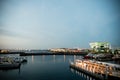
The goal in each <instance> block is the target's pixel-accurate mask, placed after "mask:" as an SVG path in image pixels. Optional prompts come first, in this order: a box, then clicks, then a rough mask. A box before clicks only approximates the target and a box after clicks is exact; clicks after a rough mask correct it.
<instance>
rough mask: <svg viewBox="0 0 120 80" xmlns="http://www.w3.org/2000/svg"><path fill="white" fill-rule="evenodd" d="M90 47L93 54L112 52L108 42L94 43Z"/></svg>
mask: <svg viewBox="0 0 120 80" xmlns="http://www.w3.org/2000/svg"><path fill="white" fill-rule="evenodd" d="M89 45H90V47H91V48H92V50H93V52H103V53H104V52H105V53H106V52H110V49H111V46H110V43H108V42H92V43H89Z"/></svg>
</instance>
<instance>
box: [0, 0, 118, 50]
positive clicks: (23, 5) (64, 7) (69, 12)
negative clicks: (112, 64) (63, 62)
mask: <svg viewBox="0 0 120 80" xmlns="http://www.w3.org/2000/svg"><path fill="white" fill-rule="evenodd" d="M119 27H120V0H0V48H9V49H19V48H20V49H48V48H78V47H79V48H89V47H90V46H89V43H90V42H109V43H110V44H111V46H112V47H120V37H119V35H120V32H119V30H120V29H119Z"/></svg>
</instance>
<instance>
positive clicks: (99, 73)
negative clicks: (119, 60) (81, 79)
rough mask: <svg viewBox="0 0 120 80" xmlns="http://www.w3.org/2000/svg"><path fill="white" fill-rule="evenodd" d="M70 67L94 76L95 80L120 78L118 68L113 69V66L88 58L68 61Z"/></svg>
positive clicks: (119, 79)
mask: <svg viewBox="0 0 120 80" xmlns="http://www.w3.org/2000/svg"><path fill="white" fill-rule="evenodd" d="M70 68H72V69H74V70H77V71H79V72H82V73H85V74H86V75H88V76H90V77H94V78H95V79H96V80H120V70H119V68H117V69H118V71H115V70H114V69H113V66H112V67H111V66H108V64H107V66H106V65H105V64H101V63H95V62H92V61H88V60H76V61H75V62H71V63H70ZM113 70H114V71H113Z"/></svg>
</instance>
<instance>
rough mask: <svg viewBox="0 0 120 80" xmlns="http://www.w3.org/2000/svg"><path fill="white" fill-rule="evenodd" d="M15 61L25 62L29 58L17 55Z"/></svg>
mask: <svg viewBox="0 0 120 80" xmlns="http://www.w3.org/2000/svg"><path fill="white" fill-rule="evenodd" d="M14 61H15V62H16V63H24V62H27V58H26V57H16V58H14Z"/></svg>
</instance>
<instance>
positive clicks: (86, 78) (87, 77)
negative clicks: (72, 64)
mask: <svg viewBox="0 0 120 80" xmlns="http://www.w3.org/2000/svg"><path fill="white" fill-rule="evenodd" d="M70 71H71V72H72V73H75V74H77V75H79V76H81V77H82V78H84V79H85V80H95V78H93V77H91V76H88V75H86V74H84V73H82V72H80V71H77V70H74V69H72V68H70Z"/></svg>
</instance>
